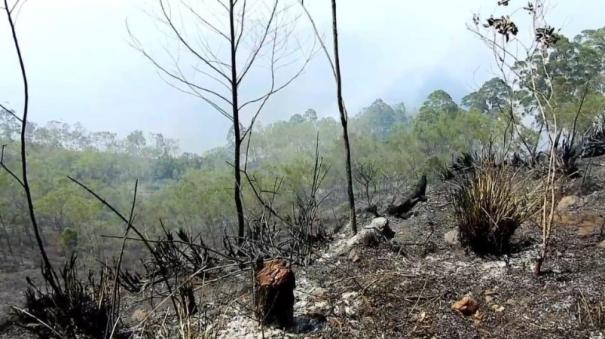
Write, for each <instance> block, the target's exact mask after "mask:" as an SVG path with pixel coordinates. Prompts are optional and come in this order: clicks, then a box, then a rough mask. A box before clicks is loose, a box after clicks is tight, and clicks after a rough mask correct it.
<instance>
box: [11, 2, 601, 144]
mask: <svg viewBox="0 0 605 339" xmlns="http://www.w3.org/2000/svg"><path fill="white" fill-rule="evenodd" d="M169 1H176V0H169ZM201 1H203V0H201ZM256 1H261V0H256ZM515 2H519V3H525V1H520V0H511V3H512V4H511V5H514V4H515ZM495 3H496V0H423V1H411V0H372V1H367V0H346V1H343V0H341V1H339V12H338V15H339V26H340V27H339V29H340V45H341V46H340V47H341V58H342V60H341V62H342V71H343V80H344V96H345V101H346V103H347V107H348V110H349V112H351V113H353V114H354V113H356V112H359V111H360V110H361V109H363V107H366V106H368V105H370V104H371V103H372V102H373V101H374V100H375V99H377V98H381V99H383V100H385V101H386V102H387V103H391V104H395V103H399V102H404V103H405V104H406V105H407V106H408V109H410V110H413V109H414V108H415V107H418V106H419V105H421V103H422V101H423V100H424V98H426V96H427V95H428V94H429V93H430V92H432V91H433V90H436V89H443V90H446V91H447V92H449V93H450V94H451V95H452V96H453V97H454V98H455V99H456V100H459V99H460V98H461V97H462V96H464V95H465V94H467V93H469V92H471V91H473V90H476V89H477V88H479V87H480V86H481V84H482V83H483V82H484V81H486V80H488V79H489V78H491V77H493V76H496V75H497V72H496V71H495V70H494V68H493V67H492V65H491V57H490V54H489V53H488V50H487V49H486V47H485V46H484V44H483V43H481V42H480V41H478V40H477V38H476V37H475V36H474V35H473V34H472V33H471V32H469V30H468V29H467V25H468V24H469V23H471V19H472V16H473V14H474V13H480V14H481V15H483V16H488V14H489V13H492V11H493V10H494V8H495V5H494V4H495ZM580 3H581V6H580V5H579V4H580ZM305 4H306V5H307V6H308V8H309V10H310V11H311V13H312V15H313V16H314V17H315V19H316V21H317V24H318V26H319V29H320V30H321V31H322V32H324V33H326V34H327V35H326V36H327V37H330V35H329V34H328V33H329V28H330V26H329V25H330V6H329V2H328V1H327V0H306V1H305ZM154 10H157V2H154V1H151V0H53V1H48V0H28V1H26V2H25V4H24V5H23V6H22V8H21V10H20V11H19V13H18V17H17V31H18V35H19V38H20V41H21V45H22V50H23V54H24V58H25V62H26V66H27V71H28V74H29V78H30V96H31V101H30V104H31V120H32V121H35V122H36V123H42V124H43V123H45V122H47V121H63V122H67V123H71V124H73V123H76V122H80V123H82V125H83V126H84V127H85V128H87V129H88V130H91V131H114V132H118V133H119V134H120V135H126V134H127V133H128V132H130V131H132V130H143V131H146V132H153V133H162V134H164V135H165V136H167V137H170V138H174V139H178V140H179V142H180V148H181V150H183V151H188V152H203V151H205V150H208V149H210V148H212V147H215V146H219V145H221V144H224V143H225V141H226V135H227V131H228V128H229V124H230V121H228V120H227V119H225V118H224V117H222V116H220V115H219V114H217V113H216V112H215V111H213V109H212V108H211V107H210V106H208V105H207V104H206V103H205V102H203V101H202V100H200V99H199V98H196V97H193V96H190V95H187V94H185V93H182V92H180V91H178V90H176V89H174V88H173V87H171V86H170V85H169V84H167V83H166V81H164V80H163V78H162V77H161V76H160V75H159V74H158V71H157V69H156V68H154V66H153V65H151V64H150V63H149V62H148V61H147V60H146V59H145V58H144V57H143V56H142V55H141V53H140V52H139V51H137V50H136V49H135V48H133V47H132V39H131V38H130V37H129V34H128V31H127V28H126V22H128V25H129V27H131V29H132V30H133V31H134V32H135V35H136V36H137V38H139V39H140V40H141V41H143V44H144V45H145V47H146V48H147V47H148V48H149V49H151V50H154V51H157V50H162V48H165V47H169V46H171V45H169V44H167V42H166V36H165V34H163V33H165V31H162V28H161V27H158V26H157V24H156V22H155V21H154V19H153V13H154ZM602 13H605V1H603V0H582V1H581V2H580V1H570V0H559V1H555V0H553V1H551V4H550V9H549V17H550V20H549V21H550V22H551V23H552V24H553V25H554V26H556V27H559V28H561V29H562V32H563V33H564V34H566V35H568V36H573V35H575V34H577V33H579V32H580V31H582V30H583V29H589V28H599V27H602V26H605V19H603V18H602ZM303 19H304V18H303ZM304 29H305V28H304V24H303V25H302V28H300V29H299V31H300V32H299V33H301V32H303V30H304ZM12 47H13V46H12V41H11V40H10V32H9V29H8V25H7V23H6V18H5V17H4V16H0V103H3V104H4V105H6V106H9V107H14V108H18V107H19V106H20V105H21V100H22V89H21V83H20V78H19V73H18V64H17V59H16V55H15V53H14V49H13V48H12ZM255 77H257V75H256V74H255V73H252V74H251V80H250V85H249V86H252V87H254V86H260V85H264V84H266V80H265V79H266V78H265V77H261V76H260V74H259V75H258V77H257V78H255ZM308 108H313V109H315V110H316V111H317V112H318V113H319V115H320V117H325V116H332V117H337V115H338V111H337V106H336V104H335V88H334V82H333V79H332V78H331V74H330V69H329V66H328V64H327V62H326V59H325V57H324V56H323V55H322V54H320V53H318V54H317V55H316V56H315V58H313V59H312V60H311V62H310V63H309V65H308V66H307V67H306V69H305V71H304V73H303V74H302V75H301V76H300V77H299V78H298V79H297V80H296V81H295V82H294V83H293V84H292V85H291V86H290V87H288V88H287V89H286V90H284V91H282V92H280V93H278V94H277V95H276V96H274V97H273V98H272V99H271V101H270V102H269V103H268V104H267V106H265V108H264V110H263V113H262V115H261V117H260V121H261V123H263V124H268V123H270V122H272V121H275V120H278V119H288V118H289V116H291V115H292V114H295V113H303V112H304V111H305V110H307V109H308Z"/></svg>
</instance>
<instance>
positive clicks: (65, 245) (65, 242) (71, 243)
mask: <svg viewBox="0 0 605 339" xmlns="http://www.w3.org/2000/svg"><path fill="white" fill-rule="evenodd" d="M59 246H61V249H62V250H63V252H66V253H71V252H73V251H74V250H75V249H76V246H78V232H76V231H74V230H73V229H71V228H69V227H67V228H65V229H64V230H63V233H61V237H59Z"/></svg>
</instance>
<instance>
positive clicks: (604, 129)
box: [581, 114, 605, 158]
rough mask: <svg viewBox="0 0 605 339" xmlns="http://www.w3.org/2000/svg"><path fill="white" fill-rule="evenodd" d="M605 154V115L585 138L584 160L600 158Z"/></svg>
mask: <svg viewBox="0 0 605 339" xmlns="http://www.w3.org/2000/svg"><path fill="white" fill-rule="evenodd" d="M603 154H605V115H604V114H602V115H600V116H599V117H598V118H597V119H596V120H595V122H594V123H593V125H592V127H591V128H590V129H589V130H588V131H587V132H586V135H585V136H584V139H583V142H582V146H581V155H582V158H591V157H598V156H601V155H603Z"/></svg>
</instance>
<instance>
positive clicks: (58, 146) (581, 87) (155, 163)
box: [0, 28, 605, 250]
mask: <svg viewBox="0 0 605 339" xmlns="http://www.w3.org/2000/svg"><path fill="white" fill-rule="evenodd" d="M542 60H543V59H542V58H539V57H532V58H530V59H528V60H526V61H525V62H524V63H520V64H518V65H517V66H518V68H519V69H527V68H526V67H527V66H528V65H531V66H532V67H533V69H535V70H539V69H541V68H542V69H544V67H546V68H545V69H547V70H548V72H549V74H551V79H552V83H553V86H552V90H553V91H554V93H553V96H554V97H555V100H553V101H552V107H549V110H557V113H558V114H557V115H558V116H559V121H558V123H559V125H560V126H562V127H563V128H564V129H566V130H570V129H571V128H573V125H574V123H575V124H576V127H577V130H578V131H579V132H580V133H582V132H583V131H584V130H585V129H586V128H587V127H588V126H589V125H590V124H591V122H592V121H593V119H594V118H595V117H596V116H598V115H599V114H601V113H602V112H604V111H605V96H604V94H605V76H604V75H605V68H604V67H605V28H603V29H598V30H588V31H584V32H582V33H581V34H580V35H578V36H577V37H575V38H574V39H571V40H570V39H566V38H564V37H561V39H560V40H559V42H558V43H557V45H555V46H554V52H553V53H551V54H549V55H548V56H547V64H546V65H543V64H542ZM537 74H538V78H537V88H538V89H539V90H541V91H547V90H549V87H548V86H546V81H547V77H546V76H545V74H544V73H540V71H537ZM524 75H526V77H525V78H524V79H523V81H522V83H521V84H507V83H505V82H504V81H503V80H501V79H498V78H494V79H490V80H488V81H487V82H486V83H485V84H483V85H482V86H481V87H480V88H479V89H478V90H477V91H475V92H473V93H470V94H468V95H467V96H465V97H464V98H463V99H462V102H461V105H458V104H457V103H456V102H455V101H454V100H453V99H452V97H451V95H449V94H448V93H447V92H446V91H444V90H437V91H434V92H432V93H430V94H429V95H428V96H427V98H426V100H425V101H424V102H423V104H422V106H421V107H420V109H419V110H418V111H417V112H408V111H407V110H406V108H405V105H403V104H396V105H390V104H388V103H386V102H385V101H383V100H381V99H377V100H375V101H374V102H373V103H371V104H370V105H369V106H368V107H366V108H364V109H363V110H362V111H361V112H359V114H357V115H353V114H351V117H350V118H349V126H350V139H351V146H352V157H353V162H354V163H356V164H372V168H373V169H375V170H376V173H379V175H377V177H378V178H377V179H376V180H378V181H385V182H388V183H389V184H392V183H393V182H395V181H397V182H405V181H413V180H414V179H415V178H417V177H419V176H420V175H422V174H427V175H428V176H429V178H432V179H435V178H436V177H437V173H436V171H435V170H436V169H439V168H441V167H442V165H443V164H444V163H449V161H450V160H451V158H452V155H453V154H458V153H460V152H476V151H479V150H480V149H481V148H482V146H484V145H487V144H490V145H492V146H493V147H494V149H497V150H503V149H507V150H510V151H516V152H520V153H522V152H524V153H526V154H527V153H531V148H534V147H537V145H538V138H539V136H540V133H543V132H544V131H541V130H540V128H539V127H540V124H541V121H540V119H541V117H540V116H539V114H538V112H537V110H536V107H537V105H539V104H540V102H537V101H536V100H535V99H534V96H533V95H532V93H531V92H529V91H528V90H527V88H528V86H529V85H530V84H529V83H528V82H529V81H530V80H531V79H530V78H529V77H528V74H524ZM510 86H513V88H511V87H510ZM522 88H524V90H521V89H522ZM578 112H579V115H578V118H577V120H576V119H575V117H576V114H577V113H578ZM547 114H548V112H547ZM511 117H512V118H513V119H514V122H513V121H511ZM547 118H548V117H547ZM528 120H531V121H535V122H536V124H530V123H527V121H528ZM18 127H19V124H18V122H17V120H15V118H14V117H12V116H11V115H10V114H9V113H8V112H4V111H1V112H0V144H6V145H7V148H6V152H5V157H4V161H5V163H6V164H7V166H9V167H10V168H12V169H13V171H14V172H16V173H19V162H18V150H19V144H18V138H17V136H18V132H19V128H18ZM230 133H231V134H229V135H228V140H229V142H228V143H226V145H225V146H223V147H217V148H214V149H212V150H210V151H207V152H206V153H204V154H203V155H196V154H190V153H183V154H180V153H179V152H178V147H177V143H176V141H174V140H170V139H168V138H166V137H164V136H163V135H161V134H145V133H143V132H142V131H134V132H132V133H130V134H128V136H127V137H126V138H120V137H118V135H117V134H115V133H112V132H92V133H91V132H88V131H86V130H85V129H84V128H82V126H80V125H74V126H70V125H68V124H64V123H60V122H50V123H47V124H45V125H42V126H35V125H34V124H32V125H31V127H30V129H29V130H28V131H27V135H26V137H27V140H28V141H29V142H30V147H29V152H30V154H29V160H30V176H31V178H30V179H31V182H32V185H33V187H32V189H33V194H34V200H35V201H34V202H35V205H36V208H37V211H38V213H39V219H40V222H41V224H42V225H43V228H44V229H45V231H46V232H48V233H49V234H50V235H49V236H50V237H53V238H55V239H57V238H59V237H62V236H63V235H66V236H67V234H68V233H69V232H76V234H77V235H78V237H79V238H80V239H78V241H79V245H78V246H79V247H80V248H84V249H88V250H93V249H98V248H99V247H102V246H103V244H104V242H106V241H107V240H106V239H105V238H103V237H102V235H116V234H120V233H121V231H122V230H123V226H124V225H123V224H122V223H121V222H119V221H118V220H116V218H115V216H113V215H112V214H111V213H110V212H109V211H107V210H106V209H105V208H103V207H102V206H101V205H100V204H99V203H98V202H97V201H95V200H94V199H93V198H91V197H90V196H89V195H87V194H84V193H83V192H82V191H81V190H80V189H79V188H78V187H74V185H73V184H72V183H70V182H68V181H67V180H66V179H65V178H66V176H67V175H70V176H73V177H75V178H78V179H79V180H82V181H84V182H85V183H86V184H87V185H89V186H90V187H92V188H93V189H94V190H96V191H97V192H99V193H100V194H101V195H102V196H103V197H105V198H107V200H109V201H110V202H111V203H112V204H114V205H115V206H116V207H118V208H119V209H120V210H122V211H127V210H129V208H130V202H131V198H132V196H131V195H132V185H133V183H134V181H135V180H136V179H139V199H138V201H139V202H138V206H137V211H139V213H138V214H137V222H138V223H140V224H141V225H144V227H145V231H146V232H149V233H150V234H152V233H153V232H156V231H158V230H159V220H163V222H164V223H165V225H166V227H167V228H177V227H179V228H186V229H191V230H196V231H200V230H205V231H206V230H207V231H208V232H207V233H208V234H210V235H217V234H219V235H220V234H222V232H223V228H228V227H229V226H230V225H231V224H232V222H233V220H234V213H233V211H234V208H233V202H232V200H233V199H232V197H233V187H234V183H233V179H232V171H233V168H232V167H231V166H230V165H229V163H230V162H232V157H233V135H232V133H233V132H232V131H230ZM317 138H319V139H318V140H319V145H318V151H319V154H320V155H321V157H322V160H323V163H324V164H326V165H327V168H329V171H328V173H327V176H326V178H325V180H324V181H323V186H322V187H321V190H322V194H324V193H325V194H327V195H328V196H329V199H328V201H329V202H330V203H331V204H332V205H331V206H330V207H335V206H337V205H338V204H339V203H340V202H342V201H344V200H343V197H344V193H345V191H344V185H343V182H345V180H344V178H345V173H344V171H343V169H344V165H343V164H344V161H345V159H344V158H343V156H342V154H343V150H342V148H343V146H342V140H341V138H342V134H341V130H340V122H339V121H337V120H335V119H334V118H331V117H324V116H322V115H321V114H318V112H316V111H315V110H313V109H308V110H306V111H305V112H302V113H298V114H294V115H293V116H292V117H291V118H289V119H288V120H285V121H277V122H274V123H272V124H268V125H264V126H263V125H261V124H260V123H258V124H257V125H256V127H255V129H254V130H253V131H252V133H251V134H249V136H248V137H247V139H246V140H244V146H245V151H246V153H245V155H243V156H242V161H243V162H244V163H245V164H246V169H247V172H248V174H249V175H250V179H251V180H252V181H253V183H254V184H255V186H256V187H258V188H259V189H261V190H262V193H261V194H262V195H263V196H264V197H271V196H272V194H273V189H274V188H276V187H279V192H278V193H277V194H278V195H277V196H276V197H275V207H276V208H278V209H282V210H284V211H288V212H289V211H291V209H292V206H293V204H295V203H296V199H297V198H298V196H299V195H300V194H301V193H304V191H305V189H307V188H308V186H309V185H310V182H311V181H312V175H311V172H312V168H313V165H314V160H315V159H314V156H315V151H316V149H315V147H316V142H315V141H316V140H317ZM248 143H249V147H248ZM244 183H245V185H244V187H243V194H244V201H245V205H246V209H247V213H248V212H249V213H251V214H254V213H255V212H256V211H255V209H256V208H257V207H258V204H257V202H256V199H255V197H254V194H253V192H252V191H251V189H250V187H249V185H248V183H247V182H246V180H244ZM278 184H279V185H278ZM373 184H374V183H373ZM377 185H380V182H378V183H377ZM0 188H1V189H0V213H1V214H2V217H3V219H4V220H5V221H6V222H7V223H8V224H10V225H11V227H22V228H23V230H24V232H27V231H28V230H29V224H28V221H27V215H26V214H25V211H26V208H25V201H24V199H23V193H22V191H21V190H20V187H19V185H18V184H17V183H16V182H15V181H14V180H12V178H10V176H9V175H7V174H6V173H5V172H2V173H0ZM355 190H356V193H357V194H358V195H359V194H365V193H364V187H363V183H361V181H360V182H359V183H358V186H357V187H356V188H355ZM68 229H69V230H70V231H66V230H68ZM66 232H67V233H66Z"/></svg>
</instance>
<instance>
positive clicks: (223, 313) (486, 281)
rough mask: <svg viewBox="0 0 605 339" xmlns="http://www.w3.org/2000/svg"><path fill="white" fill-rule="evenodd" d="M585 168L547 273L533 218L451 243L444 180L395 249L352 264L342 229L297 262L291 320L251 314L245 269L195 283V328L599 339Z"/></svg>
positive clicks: (561, 216) (603, 165)
mask: <svg viewBox="0 0 605 339" xmlns="http://www.w3.org/2000/svg"><path fill="white" fill-rule="evenodd" d="M581 168H582V170H583V171H584V172H585V173H589V175H588V176H587V177H586V178H583V177H579V178H576V179H572V180H570V181H569V182H567V183H566V184H565V190H564V192H563V194H562V196H564V198H563V201H565V203H563V202H562V203H561V204H560V208H559V210H558V212H557V217H556V224H557V225H556V226H557V227H556V231H555V233H554V235H553V238H552V242H551V246H550V251H549V256H548V258H547V259H546V262H545V264H544V266H543V271H544V273H543V274H542V275H541V276H540V277H535V276H534V275H533V274H532V270H533V265H534V260H535V258H536V256H537V253H538V250H539V249H540V242H541V230H540V229H539V228H538V227H537V226H536V225H535V224H532V223H527V224H525V225H523V227H521V228H520V229H518V230H517V232H516V234H515V237H514V243H515V246H514V249H513V251H512V253H510V254H509V255H506V256H503V257H480V256H477V255H475V254H473V253H471V252H468V251H465V250H464V249H463V248H461V247H459V245H451V244H448V243H447V242H446V241H445V237H444V235H445V234H446V233H447V232H449V231H451V230H452V229H455V225H454V222H453V220H451V218H450V212H449V206H448V202H447V201H446V198H445V194H444V186H443V185H438V186H437V187H429V191H428V193H427V195H428V201H427V202H425V203H422V204H420V205H418V206H417V207H416V208H415V210H414V214H413V216H412V217H410V218H409V219H407V220H400V219H390V225H391V227H392V228H393V230H394V231H395V232H396V236H395V239H394V241H395V242H396V243H397V244H398V250H397V251H395V250H394V249H393V246H391V245H387V244H383V245H379V246H378V247H373V248H356V251H357V256H358V257H359V260H358V261H357V260H356V262H353V261H352V260H351V259H350V258H349V256H348V252H344V253H343V252H342V245H343V243H344V242H345V241H346V239H347V238H348V235H347V234H339V235H337V236H335V238H336V239H335V240H334V241H333V242H332V243H331V244H329V245H328V247H327V248H325V249H324V250H322V251H321V253H320V254H319V257H318V259H317V260H316V261H315V262H314V263H313V264H312V265H310V266H307V267H304V268H300V267H297V268H295V273H296V279H297V288H296V291H295V296H296V299H297V302H296V304H295V318H296V326H295V328H293V329H289V330H286V331H282V330H280V329H275V328H262V327H259V325H258V324H257V322H256V321H255V320H254V319H253V317H252V316H251V313H252V311H251V309H250V304H251V294H250V290H251V288H250V281H251V279H250V274H234V275H233V277H232V278H229V279H220V280H217V281H216V282H215V283H213V284H211V285H206V286H205V287H203V288H198V289H196V290H197V298H198V301H199V304H200V305H201V306H202V307H203V309H204V312H202V314H201V315H200V316H199V317H200V319H195V322H196V323H197V324H198V325H199V329H200V330H199V332H198V333H199V337H222V338H235V337H237V338H240V337H241V338H257V337H279V338H282V337H304V338H345V337H349V338H374V337H383V338H595V339H596V338H604V336H605V248H604V247H605V246H603V245H604V243H603V241H604V240H605V229H604V227H603V226H604V223H605V218H604V215H603V213H604V212H605V211H604V209H605V186H604V185H603V183H605V158H600V159H593V160H592V161H591V162H590V168H588V163H585V164H583V165H582V166H581ZM360 219H361V220H360V223H361V222H365V223H368V222H369V221H370V220H371V217H370V216H363V215H362V216H360ZM365 223H364V224H365ZM600 245H601V246H600ZM32 270H35V269H30V270H28V271H26V272H25V271H24V272H19V274H18V275H11V276H10V279H8V278H7V277H9V276H8V275H6V274H2V275H0V280H1V283H2V287H3V290H2V291H1V292H2V293H0V298H2V300H0V304H1V305H7V304H8V303H10V302H12V300H16V298H15V295H18V294H19V293H21V292H18V291H22V290H23V289H24V287H25V284H24V279H23V278H21V277H22V276H23V275H24V274H26V273H28V272H33V271H32ZM5 286H6V287H5ZM5 288H8V290H5ZM465 296H470V297H471V298H473V299H474V300H475V301H476V302H477V303H478V305H479V308H478V310H477V312H475V313H474V314H472V315H468V316H465V315H463V314H461V313H460V312H457V311H455V310H453V309H452V305H453V304H454V303H455V302H456V301H458V300H460V299H462V298H463V297H465ZM140 299H141V298H140V297H137V296H129V297H128V300H129V301H128V304H131V305H132V307H128V309H127V311H126V312H125V313H126V314H125V315H124V319H125V321H126V322H128V323H129V324H131V325H132V326H134V325H136V324H137V323H138V322H139V321H140V316H141V314H143V315H146V313H145V312H146V311H145V308H144V307H143V308H142V307H141V306H140V305H141V303H140V302H137V300H140ZM137 312H138V314H137ZM158 313H159V314H160V315H161V314H162V313H161V312H158ZM209 314H211V316H208V315H209ZM202 315H203V318H204V319H201V318H202ZM152 318H153V317H152ZM158 319H159V320H161V321H159V322H158V323H161V326H160V325H154V323H153V319H151V320H150V321H149V324H148V325H147V328H146V329H145V330H144V332H146V333H147V336H150V335H151V337H153V336H154V335H159V333H162V335H163V336H164V337H173V336H175V335H176V332H175V331H170V330H169V329H167V327H169V326H170V323H171V321H170V320H168V321H166V318H165V317H163V316H160V317H158ZM162 331H164V332H162ZM11 333H12V335H11ZM16 333H20V332H15V331H13V332H9V333H5V336H4V337H7V338H10V337H17V334H16ZM20 335H21V333H20ZM20 335H18V336H19V337H20ZM0 337H2V336H1V335H0Z"/></svg>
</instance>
